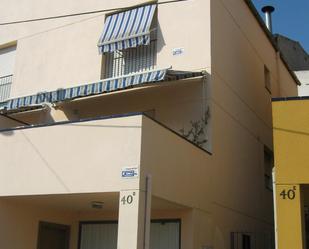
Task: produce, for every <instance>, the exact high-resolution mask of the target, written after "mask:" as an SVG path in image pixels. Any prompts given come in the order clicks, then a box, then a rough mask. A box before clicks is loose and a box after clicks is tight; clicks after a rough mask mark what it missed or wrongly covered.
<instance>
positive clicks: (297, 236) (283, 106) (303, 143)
mask: <svg viewBox="0 0 309 249" xmlns="http://www.w3.org/2000/svg"><path fill="white" fill-rule="evenodd" d="M308 108H309V100H308V99H307V98H306V97H295V98H284V99H274V101H273V119H274V121H273V122H274V154H275V184H276V219H277V238H278V248H279V249H285V248H299V249H302V248H304V249H305V248H308V247H307V246H308V238H309V236H308V225H309V219H308V204H309V202H308V201H309V195H308V194H309V192H308V190H309V189H308V184H309V169H308V162H309V153H308V148H309V136H308V135H309V115H308ZM306 244H307V246H306Z"/></svg>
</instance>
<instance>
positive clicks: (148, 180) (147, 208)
mask: <svg viewBox="0 0 309 249" xmlns="http://www.w3.org/2000/svg"><path fill="white" fill-rule="evenodd" d="M151 187H152V177H151V175H150V174H149V175H147V176H146V193H145V216H144V249H149V241H150V224H151V197H152V189H151Z"/></svg>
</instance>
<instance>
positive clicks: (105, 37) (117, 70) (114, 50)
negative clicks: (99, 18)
mask: <svg viewBox="0 0 309 249" xmlns="http://www.w3.org/2000/svg"><path fill="white" fill-rule="evenodd" d="M98 46H99V51H100V53H102V54H103V57H102V78H115V77H119V76H123V75H128V74H134V73H140V72H143V71H149V70H152V69H154V67H155V65H156V55H157V9H156V5H155V4H153V5H144V6H139V7H136V8H133V9H130V10H127V11H124V12H119V13H114V14H112V15H109V16H107V17H106V21H105V25H104V30H103V33H102V35H101V37H100V40H99V44H98Z"/></svg>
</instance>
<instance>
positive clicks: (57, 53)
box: [0, 0, 210, 97]
mask: <svg viewBox="0 0 309 249" xmlns="http://www.w3.org/2000/svg"><path fill="white" fill-rule="evenodd" d="M145 2H149V1H141V0H127V1H113V2H111V1H107V0H105V1H98V0H91V1H89V2H88V1H87V4H86V3H79V4H76V2H75V1H73V0H68V1H66V2H65V3H63V2H62V1H54V2H53V3H49V2H48V1H46V2H44V1H37V0H33V1H31V2H27V1H22V2H20V1H17V0H16V1H15V0H14V1H5V0H3V3H2V4H3V5H5V6H6V13H10V15H9V16H7V17H5V15H3V17H2V18H1V20H0V21H1V22H6V21H12V20H25V19H31V18H39V17H46V16H55V15H62V14H69V13H79V12H85V11H93V10H100V9H113V8H123V7H129V6H134V5H137V4H141V3H145ZM159 2H161V1H159ZM209 4H210V2H209V0H207V1H201V0H199V1H195V2H193V3H191V2H182V3H171V4H162V5H158V22H159V26H158V58H157V67H158V68H164V67H170V66H172V67H173V68H174V69H176V70H183V69H184V70H197V69H204V68H209V67H210V53H209V51H210V21H209V20H210V15H209V11H210V8H209ZM16 6H18V8H16ZM29 10H31V11H29ZM186 13H195V15H194V16H190V15H187V14H186ZM104 19H105V15H104V13H99V14H93V15H83V16H77V17H68V18H60V19H54V20H46V21H38V22H31V23H23V24H16V25H7V26H3V28H2V29H1V31H0V37H1V38H0V46H1V45H2V46H5V44H7V43H9V42H12V41H17V57H16V65H15V73H14V74H15V78H14V82H13V89H12V97H18V96H24V95H29V94H33V93H37V92H41V91H47V90H55V89H57V88H61V87H69V86H76V85H80V84H85V83H88V82H93V81H97V80H99V79H100V75H101V56H100V55H99V53H98V49H97V42H98V39H99V36H100V35H101V31H102V29H103V25H104ZM170 20H174V21H173V22H172V23H171V22H170ZM184 34H185V36H184ZM192 37H194V39H195V40H196V41H197V42H198V43H199V44H203V47H202V49H201V48H200V46H196V44H195V43H193V42H192V40H191V38H192ZM184 38H185V39H184ZM179 47H181V48H184V49H185V53H184V54H183V55H181V56H173V55H172V50H173V48H179ZM201 50H203V51H205V52H204V53H201Z"/></svg>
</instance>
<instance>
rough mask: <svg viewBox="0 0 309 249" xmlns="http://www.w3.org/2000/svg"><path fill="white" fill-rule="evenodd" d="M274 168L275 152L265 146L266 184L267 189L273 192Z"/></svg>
mask: <svg viewBox="0 0 309 249" xmlns="http://www.w3.org/2000/svg"><path fill="white" fill-rule="evenodd" d="M273 166H274V155H273V152H272V151H271V150H270V149H268V148H267V147H266V146H264V184H265V188H266V189H268V190H270V191H272V190H273V178H272V169H273Z"/></svg>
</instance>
